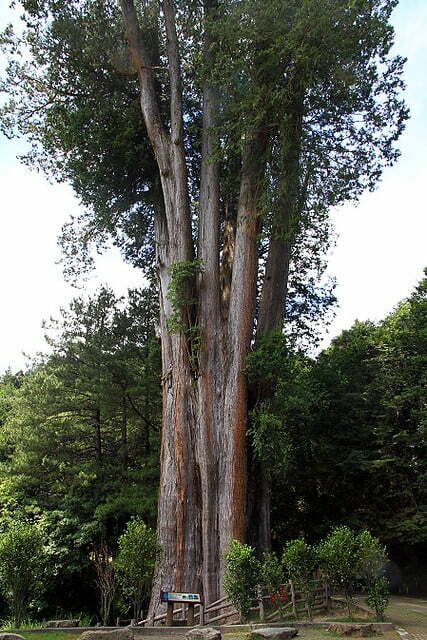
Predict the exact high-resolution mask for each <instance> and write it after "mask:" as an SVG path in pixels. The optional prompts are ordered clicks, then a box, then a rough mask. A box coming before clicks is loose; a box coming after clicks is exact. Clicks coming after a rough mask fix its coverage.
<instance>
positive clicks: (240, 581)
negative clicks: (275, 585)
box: [224, 540, 260, 620]
mask: <svg viewBox="0 0 427 640" xmlns="http://www.w3.org/2000/svg"><path fill="white" fill-rule="evenodd" d="M259 574H260V564H259V562H258V560H257V559H256V558H255V553H254V550H253V549H252V547H250V546H248V545H247V544H242V543H241V542H238V541H237V540H232V541H231V543H230V546H229V549H228V551H227V553H226V554H225V573H224V589H225V592H226V594H227V595H228V597H229V598H230V600H231V602H232V603H233V604H234V606H235V607H237V609H238V611H239V614H240V619H241V620H245V618H246V617H247V616H248V614H249V611H250V608H251V606H252V601H253V600H254V598H255V597H256V595H257V585H258V581H259Z"/></svg>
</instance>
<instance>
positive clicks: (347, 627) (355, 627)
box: [328, 622, 380, 638]
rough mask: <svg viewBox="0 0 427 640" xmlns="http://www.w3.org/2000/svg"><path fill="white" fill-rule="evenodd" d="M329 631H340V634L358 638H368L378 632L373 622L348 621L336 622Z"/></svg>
mask: <svg viewBox="0 0 427 640" xmlns="http://www.w3.org/2000/svg"><path fill="white" fill-rule="evenodd" d="M328 631H332V632H333V633H339V635H340V636H354V637H356V638H368V637H369V636H374V635H375V634H377V633H380V632H378V631H376V629H375V627H374V625H372V624H353V623H346V622H335V623H334V624H331V625H330V626H329V627H328Z"/></svg>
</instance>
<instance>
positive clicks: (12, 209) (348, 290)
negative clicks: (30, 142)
mask: <svg viewBox="0 0 427 640" xmlns="http://www.w3.org/2000/svg"><path fill="white" fill-rule="evenodd" d="M7 4H8V3H7V0H0V29H3V28H4V26H5V25H6V24H7V23H8V22H10V21H11V20H16V14H14V13H12V12H11V10H9V9H8V8H7ZM392 21H393V24H394V26H395V29H396V44H395V48H394V51H395V53H398V54H400V55H403V56H406V57H407V58H408V62H407V65H406V69H405V80H406V83H407V90H406V101H407V103H408V105H409V107H410V110H411V119H410V121H409V122H408V124H407V127H406V131H405V133H404V134H403V136H402V138H401V140H400V142H399V147H400V149H401V152H402V156H401V158H400V160H399V161H398V163H397V164H396V165H395V166H394V167H391V168H388V169H387V170H386V171H385V173H384V176H383V179H382V182H381V184H380V185H379V187H378V188H377V190H376V191H375V192H374V193H366V194H365V195H364V196H363V197H362V198H361V200H360V203H359V204H358V206H354V205H351V206H350V205H346V206H344V207H341V208H340V209H338V210H336V211H333V212H332V218H333V221H334V225H335V229H336V232H337V235H338V240H337V244H336V247H335V248H334V250H333V251H332V253H331V255H330V256H329V266H328V274H329V275H332V276H334V277H335V278H336V280H337V289H336V295H337V297H338V302H339V308H338V310H337V314H336V317H335V320H334V322H333V323H332V325H331V326H330V328H329V332H328V334H327V335H325V336H324V340H323V342H322V346H323V347H326V346H327V345H328V344H329V342H330V340H331V338H332V337H333V336H335V335H338V334H339V333H340V332H341V331H342V330H343V329H348V328H350V327H351V325H352V324H353V323H354V321H355V320H356V319H358V320H367V319H370V320H373V321H378V320H381V318H383V317H384V316H385V315H386V314H388V313H389V312H391V311H392V310H393V308H394V307H395V305H396V304H397V303H398V302H399V300H401V299H403V298H405V297H406V296H408V295H409V294H410V293H411V291H412V289H413V288H414V286H415V285H416V284H417V282H418V281H419V280H420V279H421V277H422V273H423V269H424V267H425V266H427V215H426V208H427V207H426V196H425V189H426V185H427V154H426V152H425V150H426V148H427V73H426V69H427V39H426V36H425V34H426V32H427V2H426V1H425V0H401V2H400V5H399V6H398V8H397V9H396V10H395V12H394V15H393V20H392ZM0 68H1V61H0ZM24 150H25V142H24V141H10V140H7V139H5V138H4V137H0V286H1V300H2V305H1V311H0V373H1V372H2V371H4V370H6V369H7V368H8V367H10V368H11V369H12V371H17V370H19V369H21V368H25V365H26V357H25V356H24V355H23V353H27V354H34V353H36V352H37V351H39V350H43V349H44V339H43V330H42V328H41V323H42V320H43V319H45V318H49V317H50V316H58V312H59V308H60V307H61V306H62V307H64V306H67V304H68V303H69V301H70V300H71V298H72V297H73V296H75V295H80V294H81V291H80V292H79V291H76V290H75V289H73V288H72V287H71V286H69V285H67V284H66V283H65V282H64V280H63V277H62V270H61V266H60V265H59V264H58V260H59V258H60V251H59V248H58V246H57V236H58V233H59V231H60V229H61V227H62V225H63V224H64V222H66V221H67V220H68V218H69V216H70V215H71V214H72V213H76V212H77V211H78V208H79V203H78V201H77V200H76V198H74V196H73V193H72V190H71V188H70V187H68V186H67V185H63V184H62V185H57V184H49V183H48V182H47V181H46V179H45V178H44V176H43V175H42V174H40V173H37V172H34V171H33V172H32V171H30V170H29V169H28V168H27V167H25V166H23V165H22V164H20V162H19V160H17V158H16V156H17V155H18V154H19V153H22V152H23V151H24ZM142 282H143V279H142V274H141V272H140V271H138V270H136V269H133V268H132V267H130V266H128V265H125V264H124V263H123V261H122V259H121V257H120V255H119V253H118V251H117V250H111V251H109V252H107V254H106V255H104V256H100V257H99V258H98V260H97V268H96V271H95V272H94V273H93V275H92V276H91V278H90V280H89V282H88V283H87V284H86V285H85V291H84V293H86V294H87V293H89V292H93V291H95V289H96V287H97V286H99V285H100V284H108V285H109V286H111V287H113V289H114V290H115V291H116V292H117V293H119V294H123V293H125V292H126V290H127V288H128V287H137V286H141V285H142Z"/></svg>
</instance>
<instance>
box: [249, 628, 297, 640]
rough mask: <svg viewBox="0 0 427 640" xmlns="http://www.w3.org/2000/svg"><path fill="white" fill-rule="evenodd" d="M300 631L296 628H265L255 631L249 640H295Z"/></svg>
mask: <svg viewBox="0 0 427 640" xmlns="http://www.w3.org/2000/svg"><path fill="white" fill-rule="evenodd" d="M297 633H298V631H297V629H295V628H294V627H265V628H263V629H253V631H251V633H250V635H249V638H254V639H255V638H266V639H267V640H287V638H294V637H295V636H296V635H297Z"/></svg>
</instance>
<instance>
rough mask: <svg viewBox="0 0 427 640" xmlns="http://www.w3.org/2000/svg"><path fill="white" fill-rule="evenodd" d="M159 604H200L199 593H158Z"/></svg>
mask: <svg viewBox="0 0 427 640" xmlns="http://www.w3.org/2000/svg"><path fill="white" fill-rule="evenodd" d="M160 602H190V603H192V604H200V593H176V592H175V591H160Z"/></svg>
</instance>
